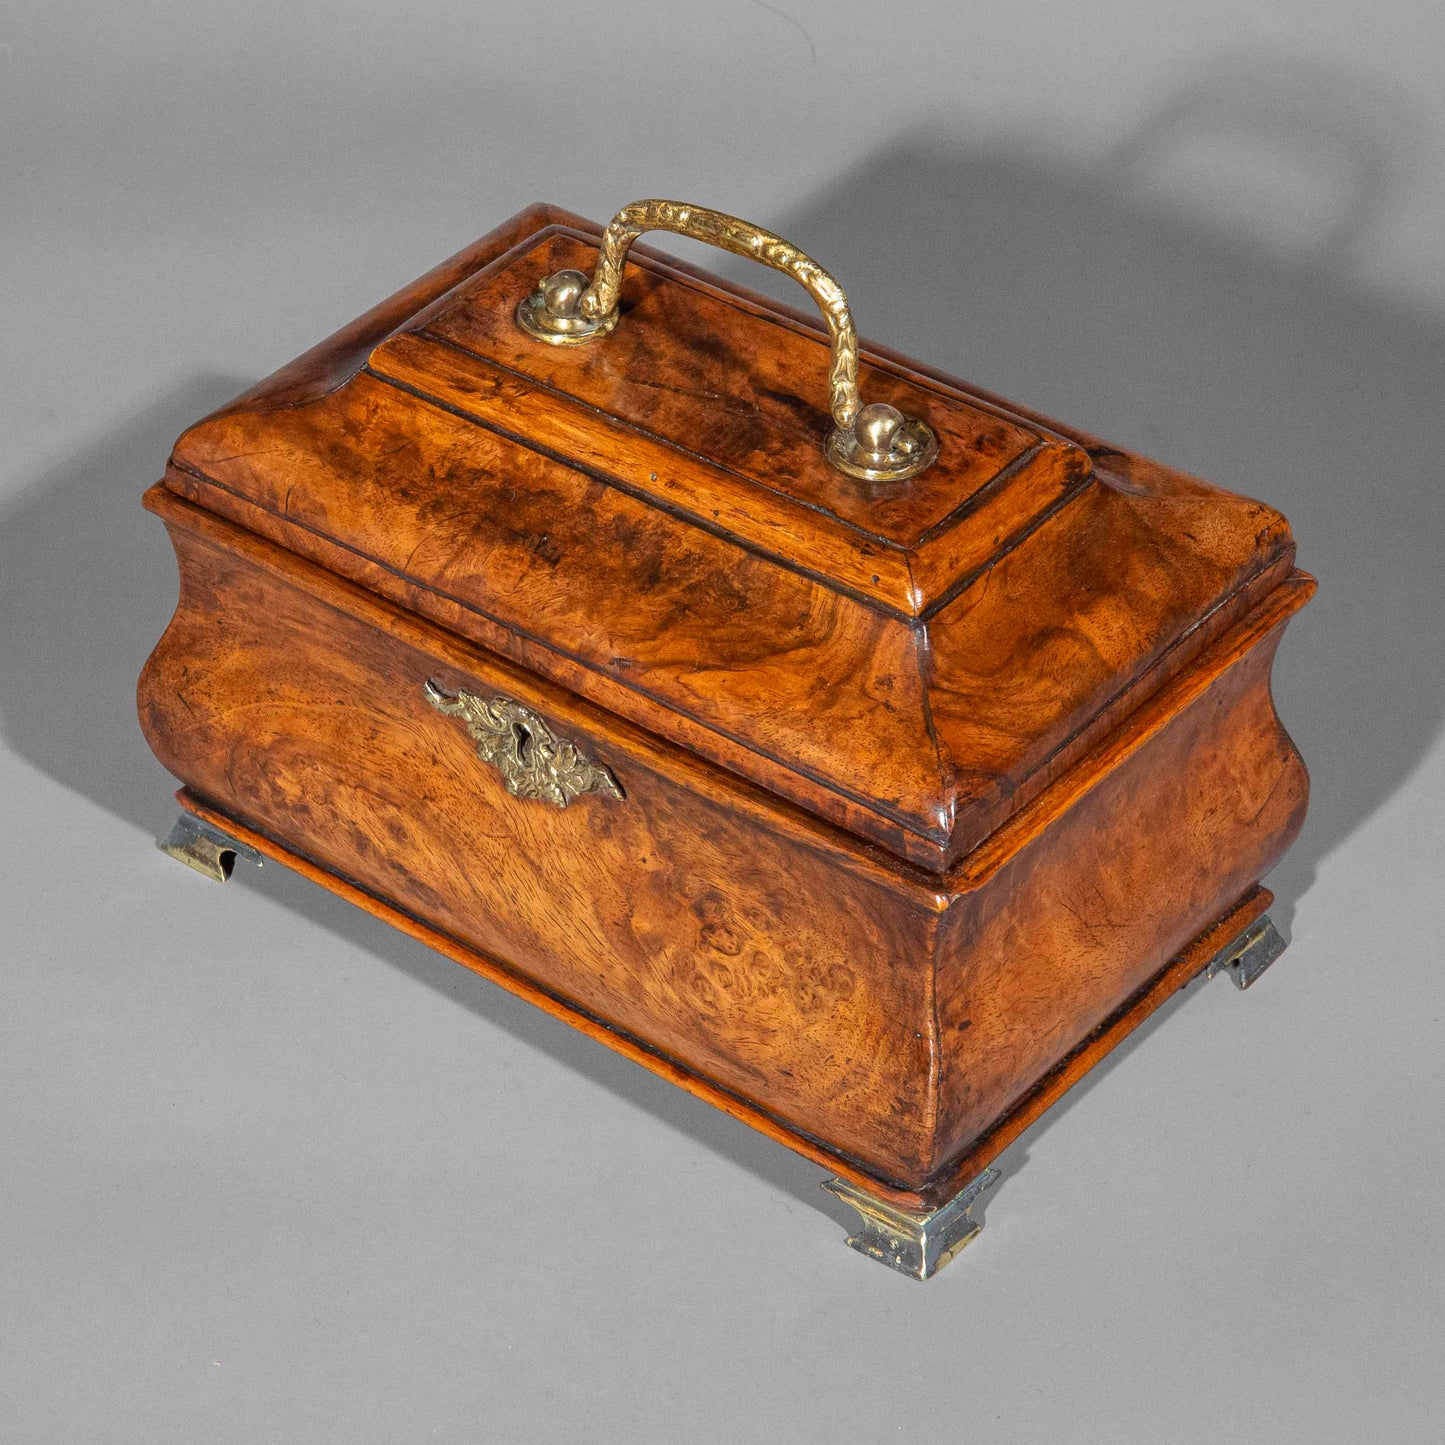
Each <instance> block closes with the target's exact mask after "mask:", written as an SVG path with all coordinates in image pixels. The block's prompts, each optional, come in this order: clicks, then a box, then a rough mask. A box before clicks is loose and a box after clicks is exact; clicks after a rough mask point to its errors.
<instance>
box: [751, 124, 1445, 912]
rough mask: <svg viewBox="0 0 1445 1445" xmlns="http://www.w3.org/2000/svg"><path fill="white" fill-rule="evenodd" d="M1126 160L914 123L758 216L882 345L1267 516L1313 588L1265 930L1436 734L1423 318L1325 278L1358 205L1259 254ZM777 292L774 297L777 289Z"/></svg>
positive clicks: (1431, 397) (1337, 273) (1337, 276)
mask: <svg viewBox="0 0 1445 1445" xmlns="http://www.w3.org/2000/svg"><path fill="white" fill-rule="evenodd" d="M1362 144H1363V143H1362ZM1137 154H1138V152H1137V150H1134V151H1129V152H1121V154H1120V155H1119V156H1118V157H1116V158H1115V159H1116V163H1115V164H1112V165H1107V166H1103V167H1100V168H1097V169H1094V170H1091V171H1090V172H1088V173H1086V174H1066V173H1061V172H1059V171H1057V170H1052V169H1050V168H1049V167H1048V165H1047V164H1045V163H1044V162H1042V161H1041V160H1039V159H1037V158H1030V157H1028V156H1025V155H1021V154H1018V153H1014V154H1004V153H989V152H978V153H968V152H962V151H959V150H957V149H949V148H947V147H945V146H942V145H940V144H937V143H935V142H933V141H931V140H930V138H929V137H928V136H927V135H926V134H920V135H915V136H912V137H906V138H904V139H903V140H901V141H899V142H898V143H897V144H895V145H893V146H891V147H889V148H888V149H887V150H885V151H883V152H881V153H880V154H878V155H875V156H873V157H871V158H870V159H869V160H867V161H866V162H865V163H864V164H862V165H861V166H859V168H858V169H857V170H856V171H854V172H853V173H851V174H850V175H847V176H845V177H843V178H842V179H841V180H839V181H837V182H836V183H834V184H833V185H832V186H830V187H828V188H827V189H826V190H825V191H824V192H823V193H822V194H821V195H819V196H818V197H816V198H815V199H813V200H811V201H810V202H808V203H807V204H805V205H804V206H803V207H801V208H800V209H799V210H798V211H797V212H796V213H794V214H792V215H790V216H786V217H783V218H781V219H780V221H779V222H778V226H777V229H778V230H779V231H780V232H781V233H782V234H784V235H786V236H788V237H789V239H791V240H794V241H796V243H797V244H799V245H801V246H803V247H804V248H805V249H807V250H808V251H809V252H810V253H811V254H813V255H815V256H819V257H826V258H827V264H828V265H829V267H830V269H833V270H834V272H835V274H836V275H838V276H839V278H840V279H841V280H842V281H843V283H844V285H845V286H846V288H847V290H848V293H849V296H850V298H852V299H853V301H854V305H855V308H856V311H857V313H858V314H859V315H861V317H862V321H863V325H864V326H865V327H867V328H869V329H870V330H871V331H872V332H873V333H874V334H878V335H881V336H885V337H886V338H887V340H888V342H889V344H890V345H892V346H894V347H895V348H896V349H898V350H901V351H904V352H906V353H908V354H911V355H914V356H917V357H919V358H920V359H923V360H926V361H927V362H929V363H930V364H933V365H937V366H940V367H942V368H944V369H945V370H947V371H950V372H953V373H955V374H956V375H959V376H963V377H966V378H967V379H968V380H970V381H971V382H973V383H975V384H976V385H978V386H980V387H982V388H984V389H986V390H988V391H992V392H996V393H1000V394H1002V395H1004V396H1013V397H1017V398H1019V399H1020V400H1021V402H1022V403H1023V404H1025V405H1028V406H1030V407H1032V408H1034V409H1035V410H1038V411H1041V412H1043V413H1045V414H1047V415H1051V416H1056V417H1058V418H1060V420H1062V421H1065V422H1068V423H1070V424H1073V425H1076V426H1079V427H1082V428H1084V429H1085V430H1088V431H1091V432H1093V433H1095V434H1096V435H1098V436H1101V437H1103V438H1105V439H1107V440H1108V441H1110V442H1113V443H1118V444H1122V445H1124V446H1126V447H1131V448H1134V449H1136V450H1139V451H1142V452H1144V453H1146V454H1148V455H1151V456H1155V457H1158V458H1159V459H1160V460H1162V461H1165V462H1169V463H1171V464H1173V465H1175V466H1178V467H1181V468H1182V469H1183V470H1185V471H1189V472H1193V473H1195V474H1197V475H1200V476H1204V477H1207V478H1208V479H1209V480H1211V481H1213V482H1216V483H1218V484H1220V485H1222V486H1225V487H1228V488H1229V489H1231V490H1233V491H1239V492H1243V493H1246V494H1248V495H1251V496H1254V497H1258V498H1260V499H1261V500H1263V501H1266V502H1268V503H1270V504H1271V505H1273V506H1276V507H1278V508H1279V509H1280V510H1281V511H1283V512H1284V513H1285V515H1286V516H1288V517H1289V519H1290V521H1291V523H1292V525H1293V528H1294V532H1295V536H1296V538H1297V539H1298V544H1299V562H1300V565H1301V566H1303V567H1304V568H1305V569H1306V570H1307V571H1310V572H1313V573H1315V574H1316V575H1317V576H1318V577H1319V578H1320V591H1319V593H1318V594H1317V596H1316V598H1315V600H1314V601H1313V602H1312V603H1311V604H1310V606H1309V607H1308V608H1307V609H1306V610H1305V611H1304V612H1303V613H1302V614H1301V615H1300V617H1299V618H1298V619H1297V620H1296V621H1294V622H1293V623H1292V624H1291V625H1290V628H1289V630H1288V631H1287V633H1286V635H1285V639H1284V642H1283V644H1282V646H1281V649H1280V653H1279V659H1278V663H1277V665H1276V671H1275V695H1276V701H1277V704H1278V707H1279V711H1280V715H1281V717H1282V718H1283V720H1284V723H1285V725H1286V727H1287V728H1288V729H1289V731H1290V732H1291V734H1292V735H1293V736H1294V738H1295V740H1296V741H1297V743H1298V744H1299V747H1300V750H1301V752H1302V753H1303V754H1304V757H1305V759H1306V762H1307V763H1308V765H1309V768H1310V772H1311V778H1312V797H1311V804H1310V812H1309V818H1308V821H1307V822H1306V824H1305V829H1304V833H1303V834H1302V836H1301V838H1300V840H1299V842H1298V843H1297V844H1296V845H1295V847H1294V848H1293V849H1292V850H1291V852H1290V853H1289V855H1288V856H1287V858H1286V859H1285V861H1284V862H1283V863H1282V864H1281V865H1280V867H1279V868H1278V869H1277V870H1276V871H1275V873H1274V874H1273V875H1272V877H1271V880H1270V884H1271V887H1272V888H1273V889H1274V890H1275V892H1276V894H1277V895H1278V902H1277V904H1276V906H1275V909H1274V913H1275V916H1276V921H1277V922H1279V923H1280V924H1281V926H1282V927H1283V928H1284V929H1285V930H1286V932H1288V929H1289V925H1290V922H1291V919H1292V916H1293V912H1294V908H1295V906H1296V904H1297V903H1298V902H1299V900H1300V899H1301V898H1302V897H1303V896H1304V895H1305V894H1306V893H1307V892H1308V890H1309V887H1310V885H1311V883H1312V882H1313V880H1314V877H1315V874H1316V871H1317V870H1318V868H1319V865H1320V864H1321V863H1322V861H1323V860H1324V859H1325V858H1327V857H1328V856H1329V854H1330V853H1332V852H1333V851H1334V850H1335V849H1336V848H1337V847H1338V846H1339V845H1340V844H1341V843H1342V842H1343V841H1344V840H1345V839H1346V838H1348V837H1349V836H1350V835H1351V834H1353V833H1354V832H1355V831H1356V830H1357V829H1358V828H1360V827H1361V826H1362V825H1363V824H1364V823H1365V822H1366V821H1367V820H1368V819H1369V818H1370V817H1371V816H1372V815H1373V814H1374V813H1375V812H1376V810H1377V809H1379V808H1380V806H1381V805H1382V804H1383V803H1384V802H1385V801H1386V800H1387V799H1389V798H1390V797H1391V796H1392V795H1393V794H1394V793H1395V791H1396V790H1397V789H1398V788H1399V787H1400V786H1401V785H1402V784H1403V783H1404V782H1405V781H1406V780H1407V779H1408V778H1409V776H1410V775H1411V773H1412V772H1413V771H1414V770H1415V768H1416V766H1417V765H1418V764H1419V763H1420V761H1421V759H1422V758H1423V757H1424V755H1425V753H1426V752H1427V751H1428V750H1429V748H1430V746H1431V744H1432V742H1433V741H1434V739H1435V738H1436V736H1437V734H1438V733H1439V731H1440V726H1441V720H1442V711H1445V628H1442V627H1441V626H1440V625H1439V622H1440V619H1441V617H1442V604H1445V568H1442V567H1441V548H1442V535H1445V532H1442V524H1445V486H1442V484H1441V476H1440V473H1441V464H1440V461H1439V456H1440V447H1439V442H1438V437H1437V431H1438V426H1439V420H1440V418H1441V417H1442V416H1445V325H1442V322H1441V321H1440V320H1439V319H1426V318H1424V317H1420V316H1411V315H1408V314H1404V313H1403V312H1400V311H1397V310H1391V309H1389V308H1388V307H1386V306H1384V305H1382V304H1380V303H1378V302H1371V301H1369V300H1367V299H1365V298H1364V297H1363V296H1362V295H1361V294H1360V291H1359V287H1358V286H1356V285H1352V284H1351V283H1349V282H1348V281H1347V280H1346V279H1345V276H1344V274H1343V272H1344V263H1345V260H1346V248H1347V247H1348V246H1350V245H1353V244H1354V237H1355V235H1356V232H1357V230H1358V226H1359V224H1360V222H1359V221H1358V219H1357V218H1356V217H1355V214H1354V213H1355V212H1356V211H1358V210H1359V209H1360V204H1361V203H1360V202H1359V201H1358V200H1357V199H1354V198H1348V197H1347V198H1345V199H1344V200H1342V202H1341V204H1340V206H1339V211H1341V212H1343V213H1345V214H1344V215H1343V216H1341V215H1336V216H1335V217H1333V218H1332V219H1331V223H1330V228H1329V233H1328V234H1329V235H1330V237H1332V238H1333V242H1334V244H1333V245H1332V246H1330V247H1322V246H1315V247H1312V248H1311V249H1310V250H1309V251H1308V252H1307V253H1305V254H1299V253H1298V252H1297V250H1296V251H1295V252H1292V253H1291V252H1289V251H1286V252H1284V253H1282V252H1281V250H1280V249H1273V250H1272V249H1267V248H1266V247H1265V246H1264V245H1261V244H1254V245H1251V244H1250V243H1249V242H1248V240H1247V238H1245V237H1243V236H1242V235H1240V234H1239V233H1238V232H1235V233H1229V232H1226V231H1224V230H1218V229H1211V228H1210V227H1209V226H1207V225H1205V224H1204V223H1202V222H1201V221H1200V220H1199V218H1197V217H1195V218H1192V219H1191V220H1189V221H1186V220H1185V219H1184V218H1182V217H1181V216H1180V214H1179V210H1178V207H1177V206H1171V205H1170V204H1169V203H1168V201H1167V198H1162V197H1161V195H1160V193H1159V191H1158V190H1157V189H1156V188H1155V187H1153V186H1152V185H1151V184H1149V183H1148V181H1147V179H1146V177H1145V176H1144V175H1143V174H1142V173H1141V168H1140V167H1139V166H1138V165H1137V163H1136V161H1137ZM1375 157H1376V149H1375V144H1374V143H1373V142H1372V144H1371V145H1370V146H1369V147H1368V148H1366V150H1365V156H1364V160H1365V162H1368V163H1369V164H1371V165H1373V164H1377V163H1378V162H1377V161H1376V159H1375ZM1344 180H1345V182H1346V183H1347V184H1349V185H1352V186H1354V185H1358V186H1360V187H1364V186H1365V182H1364V181H1363V180H1361V179H1358V177H1357V176H1356V175H1355V173H1354V171H1353V170H1347V171H1346V172H1345V173H1344ZM1364 194H1365V196H1366V204H1372V203H1373V201H1374V200H1375V198H1376V192H1375V191H1373V190H1368V189H1367V190H1365V192H1364ZM726 269H728V270H729V272H730V273H731V274H732V275H734V276H736V277H738V278H739V279H742V278H743V277H748V278H749V279H750V280H753V281H756V279H757V275H758V274H759V273H761V274H762V275H764V276H768V275H769V274H770V273H767V272H764V271H763V270H762V268H760V267H751V268H749V267H747V266H746V264H745V263H736V264H734V263H731V262H730V263H729V265H728V266H727V268H726ZM787 285H788V283H787V282H786V281H784V282H783V286H782V289H778V288H777V287H776V285H774V286H773V288H772V289H774V291H775V294H777V295H779V296H780V297H784V298H786V299H788V300H790V301H792V302H793V303H794V304H797V302H798V300H799V294H798V293H796V289H795V291H794V294H793V295H791V296H790V295H789V294H788V290H787ZM804 299H805V298H804Z"/></svg>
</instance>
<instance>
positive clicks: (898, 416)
mask: <svg viewBox="0 0 1445 1445" xmlns="http://www.w3.org/2000/svg"><path fill="white" fill-rule="evenodd" d="M644 231H673V232H675V233H676V234H677V235H679V236H691V237H693V239H694V240H698V241H706V242H708V243H709V244H710V245H713V246H720V247H721V248H722V249H723V250H724V251H731V252H732V253H733V254H734V255H736V256H746V257H748V258H749V259H751V260H754V261H761V262H762V263H763V264H764V265H765V266H771V267H772V268H773V269H774V270H775V271H781V272H782V273H783V274H784V275H785V276H791V277H792V278H793V280H795V281H796V282H798V283H799V284H800V285H801V286H802V287H803V288H804V289H805V290H806V291H807V292H808V294H809V295H810V296H811V297H812V298H813V300H814V301H816V302H817V303H818V309H819V310H820V311H821V312H822V313H823V319H824V320H825V321H826V322H827V323H828V330H829V332H830V333H831V335H832V338H833V360H832V365H831V366H830V367H829V369H828V390H829V403H828V404H829V409H830V410H831V411H832V413H833V423H834V425H833V429H832V431H831V432H830V433H829V434H828V440H827V442H826V444H825V447H824V450H825V453H826V455H827V458H828V460H829V461H830V462H831V463H832V464H833V465H834V466H835V467H837V468H838V470H839V471H842V472H846V473H847V474H848V475H849V476H851V477H860V478H862V479H864V480H866V481H902V480H903V479H904V478H906V477H914V476H917V475H918V473H919V472H921V471H923V470H924V468H925V467H928V466H930V465H931V464H932V462H933V460H934V458H935V457H937V455H938V438H937V437H936V436H935V435H934V433H933V430H932V428H930V427H929V426H928V425H927V423H925V422H922V421H919V420H918V419H917V418H914V417H907V416H904V415H903V413H902V412H900V411H899V410H898V409H897V408H896V407H892V406H889V405H888V404H887V403H886V402H875V403H873V404H872V405H869V406H865V405H864V404H863V401H862V398H861V397H860V396H859V395H858V331H857V328H856V327H855V326H854V325H853V313H852V312H851V311H850V310H849V308H848V298H847V296H845V295H844V293H843V288H842V287H841V286H840V285H839V284H838V283H837V281H835V280H834V279H833V277H832V276H831V275H830V274H829V273H828V272H827V271H825V270H824V269H823V268H822V267H821V266H820V265H819V264H818V263H817V262H816V261H815V260H813V258H812V257H811V256H808V255H805V254H804V253H803V252H802V251H800V250H798V248H797V247H796V246H794V245H791V244H790V243H789V242H787V241H785V240H783V238H782V237H781V236H775V235H774V234H773V233H772V232H771V231H765V230H763V228H762V227H761V226H754V225H753V224H751V222H748V221H740V220H739V219H738V218H737V217H736V216H728V215H724V214H723V213H722V212H721V211H710V210H707V209H706V208H705V207H703V206H689V205H685V204H683V203H682V202H681V201H634V202H633V203H632V204H631V205H630V206H624V207H623V208H622V209H621V210H620V211H618V213H617V214H616V215H615V216H614V217H613V218H612V223H611V224H610V225H609V226H608V227H607V229H606V230H605V231H604V232H603V233H602V245H601V255H600V256H599V258H598V261H597V273H596V275H594V276H593V277H592V279H591V281H590V283H589V281H588V278H587V276H586V275H585V274H584V273H583V272H581V271H570V270H569V271H557V272H555V273H554V274H552V275H551V276H545V277H543V278H542V280H541V281H539V282H538V283H537V288H536V290H534V291H533V292H532V293H531V294H530V295H529V296H527V297H525V298H524V299H523V300H522V302H521V304H520V305H519V306H518V307H517V324H518V325H519V326H520V327H521V328H522V329H523V330H524V331H526V332H527V333H528V334H529V335H531V336H535V337H536V338H537V339H538V340H539V341H546V342H549V343H550V344H551V345H553V346H578V345H581V344H583V343H585V342H588V341H595V340H596V339H597V338H598V337H601V336H606V335H607V333H608V332H609V331H611V330H612V329H613V328H614V327H615V326H616V325H617V319H618V316H619V314H620V311H619V303H620V302H621V300H622V271H623V267H624V266H625V265H626V264H627V253H628V251H629V250H630V249H631V248H632V243H633V242H634V241H635V240H636V239H637V238H638V237H639V236H640V235H642V233H643V232H644Z"/></svg>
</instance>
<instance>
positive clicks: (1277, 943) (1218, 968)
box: [1206, 913, 1286, 988]
mask: <svg viewBox="0 0 1445 1445" xmlns="http://www.w3.org/2000/svg"><path fill="white" fill-rule="evenodd" d="M1285 946H1286V945H1285V941H1284V939H1283V938H1281V937H1280V935H1279V930H1278V929H1277V928H1276V927H1275V926H1274V924H1273V923H1272V922H1271V921H1270V916H1269V914H1267V913H1262V914H1260V916H1259V917H1258V918H1256V919H1255V920H1254V922H1253V923H1251V924H1250V925H1249V927H1248V928H1246V929H1245V930H1244V932H1243V933H1241V934H1240V935H1239V937H1238V938H1236V939H1235V940H1234V942H1233V943H1229V944H1226V945H1225V946H1224V947H1223V948H1222V949H1220V950H1219V952H1218V953H1216V954H1215V955H1214V957H1213V958H1212V959H1211V960H1210V961H1209V964H1208V967H1207V969H1206V973H1207V974H1208V976H1209V977H1210V978H1213V977H1214V975H1215V974H1216V973H1223V972H1224V970H1225V969H1228V970H1229V976H1230V978H1232V979H1233V980H1234V986H1235V988H1248V987H1249V986H1250V984H1252V983H1253V982H1254V981H1255V980H1256V979H1257V978H1258V977H1259V976H1260V974H1262V973H1263V972H1264V971H1265V969H1267V968H1268V967H1269V966H1270V964H1272V963H1273V962H1274V961H1275V959H1277V958H1278V957H1279V956H1280V954H1282V953H1283V952H1284V950H1285Z"/></svg>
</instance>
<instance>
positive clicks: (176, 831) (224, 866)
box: [156, 813, 261, 883]
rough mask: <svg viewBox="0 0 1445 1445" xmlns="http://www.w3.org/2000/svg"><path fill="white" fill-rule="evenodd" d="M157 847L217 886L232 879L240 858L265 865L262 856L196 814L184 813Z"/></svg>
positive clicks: (158, 842) (258, 864) (258, 865)
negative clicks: (232, 872) (212, 879)
mask: <svg viewBox="0 0 1445 1445" xmlns="http://www.w3.org/2000/svg"><path fill="white" fill-rule="evenodd" d="M156 847H157V848H159V849H160V850H161V852H162V853H169V854H170V855H171V857H172V858H178V859H179V860H180V861H181V862H182V863H184V864H185V865H186V867H188V868H194V869H195V870H196V872H197V873H204V874H205V875H206V877H207V878H214V879H215V881H216V882H217V883H224V882H225V881H226V879H228V878H229V877H230V876H231V870H232V869H233V868H234V867H235V866H236V859H237V858H244V859H245V860H246V862H248V863H254V864H255V865H256V866H257V867H258V868H259V867H260V866H261V855H260V854H259V853H258V852H257V851H256V850H255V849H254V848H252V847H250V846H249V845H248V844H245V843H238V842H237V841H236V839H234V838H230V837H227V835H226V834H225V833H223V832H221V830H220V829H219V828H213V827H212V826H211V825H210V824H209V823H207V822H204V821H202V820H201V819H200V818H197V817H196V816H195V815H194V814H192V813H182V814H181V816H180V817H179V818H177V819H176V825H175V827H174V828H172V829H171V831H170V832H169V833H168V834H167V835H166V836H165V837H164V838H160V839H158V840H157V842H156Z"/></svg>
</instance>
